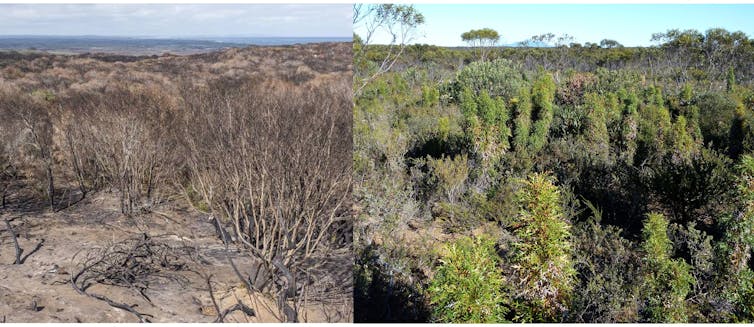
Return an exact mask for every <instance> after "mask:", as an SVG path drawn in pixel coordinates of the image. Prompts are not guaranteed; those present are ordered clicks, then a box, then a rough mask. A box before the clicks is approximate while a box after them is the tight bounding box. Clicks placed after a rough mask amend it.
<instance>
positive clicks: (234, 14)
mask: <svg viewBox="0 0 754 327" xmlns="http://www.w3.org/2000/svg"><path fill="white" fill-rule="evenodd" d="M352 15H353V10H352V8H351V5H350V4H334V5H307V4H295V5H263V4H226V5H200V4H187V5H185V4H184V5H181V4H162V5H150V4H124V5H116V4H67V5H61V4H20V5H13V4H0V35H104V36H157V37H159V36H162V37H167V36H173V37H188V36H279V37H350V36H351V35H352V19H351V16H352Z"/></svg>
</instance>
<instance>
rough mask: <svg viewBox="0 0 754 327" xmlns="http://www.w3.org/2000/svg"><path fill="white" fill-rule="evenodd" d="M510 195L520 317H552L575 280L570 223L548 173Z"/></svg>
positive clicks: (561, 307)
mask: <svg viewBox="0 0 754 327" xmlns="http://www.w3.org/2000/svg"><path fill="white" fill-rule="evenodd" d="M520 182H521V184H522V185H521V188H520V189H519V190H518V191H517V192H516V193H515V195H514V198H515V201H516V203H517V206H518V214H517V216H516V219H514V221H513V223H512V224H513V226H512V228H513V234H514V235H515V236H516V241H515V242H514V243H513V249H512V253H513V258H512V261H513V267H514V269H515V271H516V272H515V273H516V277H517V278H516V280H517V287H518V291H519V297H518V298H519V300H520V301H517V303H516V317H517V320H521V321H538V322H543V321H553V320H557V319H558V316H559V315H560V313H561V312H562V311H563V310H564V309H565V308H566V307H567V303H568V302H569V300H570V297H571V292H572V290H573V286H574V282H575V273H576V271H575V270H574V268H573V261H572V255H571V252H572V250H573V246H572V244H571V239H570V236H571V232H570V229H571V225H570V223H569V222H568V221H567V220H566V218H565V217H564V214H563V208H562V206H561V205H562V204H561V198H560V190H558V187H557V186H555V185H554V184H553V181H552V178H551V177H550V176H548V175H546V174H536V173H535V174H532V175H530V176H529V177H528V178H527V179H526V180H521V181H520Z"/></svg>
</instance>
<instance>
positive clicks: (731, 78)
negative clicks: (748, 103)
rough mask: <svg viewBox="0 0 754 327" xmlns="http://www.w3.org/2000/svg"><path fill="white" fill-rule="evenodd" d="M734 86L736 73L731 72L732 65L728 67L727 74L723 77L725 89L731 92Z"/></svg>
mask: <svg viewBox="0 0 754 327" xmlns="http://www.w3.org/2000/svg"><path fill="white" fill-rule="evenodd" d="M734 87H736V74H735V73H734V72H733V67H732V66H731V67H728V76H727V77H726V79H725V90H726V91H728V92H732V91H733V88H734Z"/></svg>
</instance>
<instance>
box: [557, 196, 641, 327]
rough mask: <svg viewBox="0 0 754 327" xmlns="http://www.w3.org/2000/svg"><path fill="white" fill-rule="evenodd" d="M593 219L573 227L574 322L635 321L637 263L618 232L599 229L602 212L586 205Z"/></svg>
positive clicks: (612, 228) (635, 256)
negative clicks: (575, 282)
mask: <svg viewBox="0 0 754 327" xmlns="http://www.w3.org/2000/svg"><path fill="white" fill-rule="evenodd" d="M585 204H586V205H587V206H588V207H589V208H590V211H591V212H592V216H591V217H590V218H589V219H588V220H587V221H586V222H583V223H580V224H577V225H575V226H574V230H573V239H574V240H578V241H577V242H574V243H575V246H576V250H575V251H574V252H575V253H574V261H575V262H576V265H575V266H576V270H577V271H578V276H579V283H578V284H577V285H576V288H575V289H574V291H573V294H574V296H573V301H572V304H571V307H570V309H571V310H570V313H571V317H570V319H569V320H571V321H574V322H599V323H617V322H635V321H638V302H637V301H636V297H637V294H636V293H637V291H638V289H637V288H636V287H635V285H636V282H637V276H638V273H639V267H640V261H639V258H638V256H637V255H636V252H635V250H634V246H633V244H632V242H631V241H629V240H627V239H625V238H624V237H623V236H621V230H620V229H619V228H616V227H614V226H610V225H601V224H600V222H601V221H602V212H601V210H599V209H597V208H596V207H595V206H593V205H592V204H591V203H590V202H588V201H586V202H585Z"/></svg>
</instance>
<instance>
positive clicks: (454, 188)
mask: <svg viewBox="0 0 754 327" xmlns="http://www.w3.org/2000/svg"><path fill="white" fill-rule="evenodd" d="M427 166H429V168H430V169H431V171H432V178H433V180H434V182H435V185H436V188H437V189H438V190H439V191H440V192H442V194H443V195H444V198H445V199H446V200H447V201H449V202H451V203H455V202H456V201H457V200H458V198H459V197H460V196H461V195H463V192H464V190H465V182H466V179H467V178H468V177H469V163H468V157H467V156H466V155H465V154H463V155H458V156H455V157H454V158H450V157H442V158H439V159H432V158H428V159H427Z"/></svg>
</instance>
